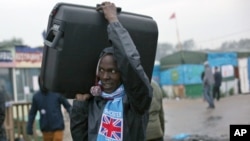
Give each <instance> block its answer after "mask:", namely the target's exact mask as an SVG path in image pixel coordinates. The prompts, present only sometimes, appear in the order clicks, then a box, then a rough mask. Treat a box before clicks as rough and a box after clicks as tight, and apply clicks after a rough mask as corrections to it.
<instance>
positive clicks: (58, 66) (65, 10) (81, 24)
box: [41, 3, 158, 98]
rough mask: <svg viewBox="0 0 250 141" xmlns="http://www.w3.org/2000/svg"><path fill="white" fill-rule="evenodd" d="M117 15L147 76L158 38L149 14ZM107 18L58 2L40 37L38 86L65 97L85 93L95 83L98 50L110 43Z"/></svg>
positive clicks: (99, 12) (93, 9)
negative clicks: (45, 30)
mask: <svg viewBox="0 0 250 141" xmlns="http://www.w3.org/2000/svg"><path fill="white" fill-rule="evenodd" d="M117 11H118V18H119V20H120V22H121V23H122V25H123V26H124V27H125V28H126V29H127V30H128V32H129V33H130V35H131V37H132V39H133V41H134V43H135V45H136V47H137V49H138V51H139V53H140V55H141V62H142V66H143V67H144V70H145V72H146V74H147V75H148V77H149V79H151V76H152V70H153V65H154V59H155V52H156V47H157V39H158V28H157V24H156V22H155V21H154V20H153V19H152V18H151V17H149V16H145V15H139V14H134V13H129V12H123V11H121V8H117ZM107 25H108V23H107V21H106V20H105V18H104V16H103V13H102V12H101V11H97V10H96V7H89V6H83V5H75V4H68V3H58V4H56V5H55V6H54V8H53V10H52V11H51V13H50V16H49V21H48V27H47V35H46V37H45V40H44V44H45V46H44V50H43V60H42V66H41V80H42V84H41V86H42V87H43V88H45V89H48V90H50V91H55V92H60V93H62V94H63V95H65V96H66V97H67V98H74V97H75V94H76V93H89V89H90V87H91V86H92V85H94V83H95V71H96V65H97V61H98V57H99V54H100V52H101V51H102V49H103V48H104V47H108V46H110V44H109V41H108V36H107Z"/></svg>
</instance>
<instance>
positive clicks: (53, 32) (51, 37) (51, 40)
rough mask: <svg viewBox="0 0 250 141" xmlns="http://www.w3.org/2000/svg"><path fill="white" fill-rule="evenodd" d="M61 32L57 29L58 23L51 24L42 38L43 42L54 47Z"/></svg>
mask: <svg viewBox="0 0 250 141" xmlns="http://www.w3.org/2000/svg"><path fill="white" fill-rule="evenodd" d="M62 34H63V32H62V31H60V30H59V25H57V26H52V27H51V28H50V30H49V32H48V34H47V36H46V38H45V40H44V44H45V45H46V46H48V47H55V46H56V45H57V43H58V41H59V39H60V37H61V36H62Z"/></svg>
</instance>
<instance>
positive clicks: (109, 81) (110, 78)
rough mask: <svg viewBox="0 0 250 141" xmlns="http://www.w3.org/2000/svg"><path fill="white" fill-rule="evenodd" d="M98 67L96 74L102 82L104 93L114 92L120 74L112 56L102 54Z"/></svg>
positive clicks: (118, 83)
mask: <svg viewBox="0 0 250 141" xmlns="http://www.w3.org/2000/svg"><path fill="white" fill-rule="evenodd" d="M98 69H99V73H98V76H99V78H100V80H101V82H102V87H103V91H104V92H106V93H112V92H114V91H115V90H116V89H117V88H118V87H119V85H120V84H121V74H120V72H119V71H118V68H117V64H116V62H115V60H114V58H113V56H112V55H105V56H103V57H102V59H101V61H100V64H99V68H98Z"/></svg>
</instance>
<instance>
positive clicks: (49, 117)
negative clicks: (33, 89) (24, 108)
mask: <svg viewBox="0 0 250 141" xmlns="http://www.w3.org/2000/svg"><path fill="white" fill-rule="evenodd" d="M61 105H63V106H64V108H65V109H66V110H67V112H68V113H69V112H70V110H71V105H70V104H69V102H68V101H67V99H66V98H65V97H63V96H62V95H61V94H59V93H52V92H46V93H42V92H41V91H38V92H37V93H36V94H35V95H34V96H33V99H32V105H31V109H30V112H29V120H28V124H27V133H28V134H31V135H32V134H33V122H34V120H35V117H36V114H37V112H40V121H39V123H40V129H41V131H47V132H48V131H55V130H63V129H64V119H63V115H62V111H61Z"/></svg>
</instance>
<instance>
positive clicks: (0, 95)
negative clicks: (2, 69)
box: [0, 84, 6, 141]
mask: <svg viewBox="0 0 250 141" xmlns="http://www.w3.org/2000/svg"><path fill="white" fill-rule="evenodd" d="M4 119H5V90H4V87H3V86H2V85H1V84H0V141H5V140H6V134H5V129H4Z"/></svg>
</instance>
